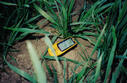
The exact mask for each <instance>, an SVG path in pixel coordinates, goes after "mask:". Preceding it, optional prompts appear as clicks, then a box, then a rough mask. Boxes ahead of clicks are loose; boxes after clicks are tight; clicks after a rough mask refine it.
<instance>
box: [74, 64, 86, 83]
mask: <svg viewBox="0 0 127 83" xmlns="http://www.w3.org/2000/svg"><path fill="white" fill-rule="evenodd" d="M87 64H88V63H87V62H86V63H85V65H84V67H83V68H82V70H81V71H80V72H79V73H78V74H77V76H76V77H77V79H76V82H78V81H79V80H80V79H82V77H83V75H84V74H85V72H86V68H87V66H88V65H87Z"/></svg>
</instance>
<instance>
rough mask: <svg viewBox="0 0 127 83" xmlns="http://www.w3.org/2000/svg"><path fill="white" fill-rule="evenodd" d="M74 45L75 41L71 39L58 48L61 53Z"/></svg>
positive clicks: (61, 43)
mask: <svg viewBox="0 0 127 83" xmlns="http://www.w3.org/2000/svg"><path fill="white" fill-rule="evenodd" d="M73 44H74V41H73V40H72V39H71V38H70V39H67V40H65V41H63V42H60V43H59V44H58V47H59V49H60V50H61V51H64V50H65V49H67V48H69V47H70V46H72V45H73Z"/></svg>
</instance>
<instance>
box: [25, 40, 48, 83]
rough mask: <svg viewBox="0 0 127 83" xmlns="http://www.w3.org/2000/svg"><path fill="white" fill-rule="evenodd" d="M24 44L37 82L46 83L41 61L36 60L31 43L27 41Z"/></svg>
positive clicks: (36, 56)
mask: <svg viewBox="0 0 127 83" xmlns="http://www.w3.org/2000/svg"><path fill="white" fill-rule="evenodd" d="M26 43H27V48H28V52H29V55H30V58H31V61H32V64H33V68H34V71H35V75H36V79H37V82H38V83H42V82H43V83H47V80H46V74H45V71H44V69H43V67H42V64H41V61H40V60H39V58H38V55H37V53H36V50H35V48H34V47H33V46H32V43H31V42H30V41H27V42H26Z"/></svg>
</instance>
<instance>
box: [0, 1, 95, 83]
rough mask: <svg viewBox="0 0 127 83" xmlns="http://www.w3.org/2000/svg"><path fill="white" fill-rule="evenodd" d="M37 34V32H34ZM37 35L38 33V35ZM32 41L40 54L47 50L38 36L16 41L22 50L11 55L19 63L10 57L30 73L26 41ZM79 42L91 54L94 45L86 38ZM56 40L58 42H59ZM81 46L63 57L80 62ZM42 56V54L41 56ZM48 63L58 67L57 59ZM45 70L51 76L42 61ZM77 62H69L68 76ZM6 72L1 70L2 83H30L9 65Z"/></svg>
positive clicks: (49, 79) (77, 8)
mask: <svg viewBox="0 0 127 83" xmlns="http://www.w3.org/2000/svg"><path fill="white" fill-rule="evenodd" d="M83 1H84V0H81V1H78V0H76V7H75V10H79V9H80V8H81V7H82V6H83V5H82V3H83ZM73 19H76V17H74V18H73ZM38 25H39V26H40V28H44V29H46V30H47V31H50V32H53V31H54V30H53V29H51V28H50V27H47V26H46V27H44V26H43V25H41V24H40V23H38ZM34 35H36V34H34ZM38 35H39V36H40V34H38ZM36 36H37V35H36ZM28 40H29V41H30V42H32V44H33V46H34V48H35V49H36V51H37V53H38V55H41V54H43V53H44V52H45V49H46V48H47V46H46V44H45V42H44V37H42V38H37V39H27V40H24V41H20V42H18V43H16V44H15V45H14V46H13V48H15V49H17V50H20V51H19V52H15V53H14V52H13V53H9V55H11V56H13V57H14V58H15V59H16V61H17V63H15V62H14V61H12V60H10V58H9V57H8V60H9V61H10V63H11V64H13V65H14V66H16V67H18V68H19V69H22V70H24V71H25V72H27V73H29V74H31V75H32V71H33V69H32V64H31V60H30V57H29V53H28V50H27V48H26V41H28ZM59 40H61V39H57V41H59ZM78 40H79V42H80V43H81V44H83V45H84V46H85V48H86V50H87V53H86V54H87V56H89V55H90V53H91V52H92V49H93V46H92V45H91V44H90V43H89V42H88V41H86V40H83V39H80V38H78ZM57 41H56V42H57ZM81 49H82V48H81V47H80V46H79V45H77V47H75V48H74V49H73V50H70V51H69V52H67V53H66V54H65V55H64V56H61V57H66V58H68V59H72V60H76V61H79V62H82V61H83V59H82V58H81V56H80V55H79V52H81ZM46 56H48V55H46ZM39 57H41V56H39ZM94 58H96V54H95V55H94ZM46 63H47V64H48V65H49V66H51V64H53V65H54V66H55V68H56V69H57V64H56V61H48V60H46ZM42 65H43V67H44V70H45V72H46V74H47V77H48V76H49V75H48V73H47V70H46V67H45V65H44V64H43V63H42ZM61 65H63V62H61ZM74 67H75V64H73V63H71V62H67V76H66V77H67V78H69V77H70V76H71V75H72V71H71V70H70V68H72V69H73V68H74ZM5 69H6V72H0V73H1V78H0V83H30V82H29V81H27V80H26V79H24V78H23V77H21V76H19V75H18V74H16V73H15V72H13V71H12V70H10V69H9V68H8V67H7V66H6V68H5ZM80 69H81V68H78V70H76V72H78V71H80ZM58 75H59V83H62V81H63V75H62V74H58ZM47 79H48V83H53V78H50V77H48V78H47Z"/></svg>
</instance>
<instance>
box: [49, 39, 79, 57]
mask: <svg viewBox="0 0 127 83" xmlns="http://www.w3.org/2000/svg"><path fill="white" fill-rule="evenodd" d="M76 45H77V42H76V41H75V40H73V39H72V38H68V39H65V40H63V41H60V42H57V43H54V44H53V46H52V47H53V48H54V50H55V53H56V56H60V55H62V54H64V53H65V52H67V51H68V50H70V49H71V48H73V47H74V46H76ZM48 53H49V55H50V56H54V54H53V52H52V51H51V49H50V48H49V49H48Z"/></svg>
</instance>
